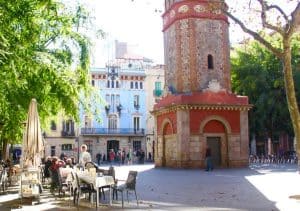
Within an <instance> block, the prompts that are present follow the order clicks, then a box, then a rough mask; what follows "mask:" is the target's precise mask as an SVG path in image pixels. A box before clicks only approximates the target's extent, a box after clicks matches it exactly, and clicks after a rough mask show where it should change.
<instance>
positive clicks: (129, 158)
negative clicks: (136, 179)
mask: <svg viewBox="0 0 300 211" xmlns="http://www.w3.org/2000/svg"><path fill="white" fill-rule="evenodd" d="M127 164H128V165H131V164H132V152H131V149H129V152H128V153H127Z"/></svg>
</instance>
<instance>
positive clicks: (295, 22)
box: [286, 2, 300, 37]
mask: <svg viewBox="0 0 300 211" xmlns="http://www.w3.org/2000/svg"><path fill="white" fill-rule="evenodd" d="M291 17H292V19H291V20H290V24H289V28H288V29H287V33H286V34H287V36H288V37H291V36H292V35H293V34H294V32H295V31H296V30H300V2H298V4H297V6H296V8H295V9H294V11H293V12H292V13H291Z"/></svg>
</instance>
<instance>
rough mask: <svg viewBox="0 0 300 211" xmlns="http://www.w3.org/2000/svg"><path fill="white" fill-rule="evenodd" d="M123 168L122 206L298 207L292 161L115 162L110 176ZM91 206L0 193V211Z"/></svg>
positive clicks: (299, 190)
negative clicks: (234, 164)
mask: <svg viewBox="0 0 300 211" xmlns="http://www.w3.org/2000/svg"><path fill="white" fill-rule="evenodd" d="M106 167H107V168H108V166H106ZM129 170H137V171H139V174H138V183H137V191H138V198H139V206H137V204H136V201H135V198H134V194H131V195H130V202H129V203H128V202H127V201H125V204H124V210H130V209H134V210H216V211H223V210H232V211H235V210H257V211H260V210H261V211H268V210H270V211H272V210H284V211H299V210H300V200H299V199H300V174H299V173H298V171H297V166H296V165H292V164H285V165H275V164H257V165H251V166H250V167H249V168H244V169H215V170H214V171H212V172H206V171H204V170H199V169H198V170H184V169H159V168H154V165H152V164H145V165H132V166H120V167H119V166H116V177H117V178H119V179H126V177H127V173H128V171H129ZM106 195H108V194H106ZM125 198H126V197H125ZM102 203H103V205H101V206H100V208H98V210H121V209H122V208H121V203H120V201H118V202H116V201H114V203H113V206H112V207H109V206H107V205H105V203H107V201H102ZM95 209H96V208H95V205H91V204H90V203H89V202H88V201H87V200H85V199H82V200H80V206H79V207H78V208H77V207H76V206H74V205H73V204H72V201H71V200H70V197H69V196H68V195H66V196H65V197H62V198H60V197H58V196H55V197H54V196H53V195H51V194H50V193H49V192H48V191H44V193H43V194H42V197H41V203H40V204H35V202H33V203H32V201H31V200H30V201H29V200H24V201H23V202H22V204H21V201H20V199H18V194H17V192H16V188H15V189H12V188H10V189H9V191H8V193H6V194H2V195H0V210H1V211H4V210H5V211H6V210H22V211H23V210H24V211H25V210H30V211H34V210H95Z"/></svg>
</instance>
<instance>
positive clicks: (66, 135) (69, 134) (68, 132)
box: [61, 130, 75, 137]
mask: <svg viewBox="0 0 300 211" xmlns="http://www.w3.org/2000/svg"><path fill="white" fill-rule="evenodd" d="M61 136H62V137H69V136H75V131H63V130H62V131H61Z"/></svg>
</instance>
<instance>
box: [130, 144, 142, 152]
mask: <svg viewBox="0 0 300 211" xmlns="http://www.w3.org/2000/svg"><path fill="white" fill-rule="evenodd" d="M132 144H133V151H134V152H137V151H138V150H140V149H142V143H141V141H133V143H132Z"/></svg>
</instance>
